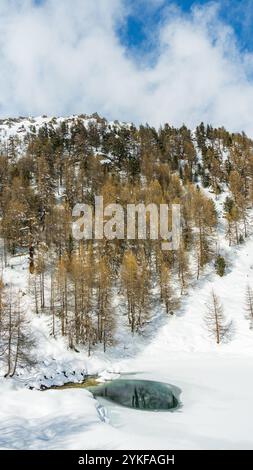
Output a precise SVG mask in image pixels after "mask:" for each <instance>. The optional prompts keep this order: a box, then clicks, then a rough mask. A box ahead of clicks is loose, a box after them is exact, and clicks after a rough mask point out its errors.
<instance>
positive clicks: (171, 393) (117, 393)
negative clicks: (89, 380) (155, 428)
mask: <svg viewBox="0 0 253 470" xmlns="http://www.w3.org/2000/svg"><path fill="white" fill-rule="evenodd" d="M88 390H90V391H91V392H92V393H93V395H94V396H95V397H102V398H104V399H106V400H110V401H112V402H115V403H117V404H119V405H121V406H125V407H128V408H135V409H140V410H150V411H151V410H155V411H158V410H162V411H170V410H173V409H175V408H177V407H178V405H179V399H178V397H179V394H180V390H179V389H178V388H177V387H174V386H173V385H168V384H165V383H162V382H154V381H151V380H121V379H119V380H113V381H111V382H106V383H103V384H99V385H96V386H92V387H88Z"/></svg>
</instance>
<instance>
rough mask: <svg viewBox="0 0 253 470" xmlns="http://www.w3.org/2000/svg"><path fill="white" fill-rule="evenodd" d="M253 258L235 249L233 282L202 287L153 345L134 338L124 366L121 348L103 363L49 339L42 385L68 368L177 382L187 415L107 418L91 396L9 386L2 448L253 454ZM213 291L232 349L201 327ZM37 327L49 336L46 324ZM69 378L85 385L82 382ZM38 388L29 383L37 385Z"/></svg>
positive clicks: (248, 249) (4, 386)
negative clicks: (251, 313)
mask: <svg viewBox="0 0 253 470" xmlns="http://www.w3.org/2000/svg"><path fill="white" fill-rule="evenodd" d="M252 253H253V239H252V238H251V239H249V240H248V241H247V243H245V245H243V246H241V247H239V248H232V249H231V250H230V257H231V267H230V270H229V272H228V274H227V275H226V276H225V277H223V278H220V277H218V276H216V275H215V274H210V275H209V276H208V275H207V277H206V278H205V279H202V280H201V281H200V282H199V283H198V284H197V285H196V286H195V287H194V288H193V289H192V290H191V291H190V292H189V295H188V296H186V297H185V300H184V303H183V305H182V308H181V311H180V313H179V314H178V315H177V316H174V317H172V318H169V319H168V320H166V321H164V323H163V325H160V327H159V329H158V331H156V334H155V335H153V336H151V337H150V338H148V339H147V340H146V346H144V344H145V343H144V342H143V340H140V339H138V337H136V340H135V341H134V342H133V343H135V344H133V347H132V349H131V352H129V351H128V353H127V357H124V351H123V349H122V351H121V352H120V350H119V348H118V349H117V348H116V349H115V350H112V351H111V352H110V353H108V354H107V356H106V357H104V356H102V354H101V355H99V354H94V356H92V357H91V358H90V359H88V358H87V357H86V356H85V355H83V354H82V353H81V354H80V355H76V354H74V353H72V352H68V351H66V349H65V347H64V344H62V343H61V341H54V340H52V339H48V338H47V339H46V337H45V340H44V342H43V344H44V348H45V351H44V353H45V358H46V359H45V363H44V367H45V369H44V371H41V373H40V377H41V375H42V373H44V372H45V373H47V375H48V374H49V375H50V373H51V374H53V375H52V376H54V382H57V380H56V378H55V377H57V371H58V372H59V374H60V371H62V367H63V365H64V366H65V369H67V372H68V373H69V374H70V376H71V371H72V370H73V369H75V370H79V371H80V370H81V367H83V369H84V370H86V369H88V372H89V373H94V372H96V371H100V372H102V371H104V378H106V377H110V376H111V377H113V373H115V374H116V373H118V372H120V373H122V374H124V378H126V377H127V376H128V375H129V377H131V378H136V379H137V378H142V379H149V380H158V381H162V382H166V383H172V384H174V385H176V386H178V387H179V388H180V389H181V390H182V394H181V401H182V407H181V408H180V409H178V410H176V411H174V412H147V411H140V410H129V409H126V408H123V407H120V406H117V405H115V404H111V403H109V402H105V401H100V403H101V404H102V405H104V406H105V408H106V412H105V410H103V408H101V407H100V408H98V402H97V401H96V400H94V399H93V398H92V396H91V394H90V393H89V392H88V391H87V390H84V389H67V390H50V391H45V392H41V391H36V390H28V389H26V388H24V387H23V385H24V382H22V380H21V378H19V380H17V379H16V380H15V381H14V380H12V381H8V382H6V381H2V382H1V386H0V400H1V403H2V404H4V406H1V410H0V423H1V429H0V447H1V448H18V449H20V448H22V449H24V448H25V449H27V448H29V449H70V448H71V449H75V448H80V449H111V448H118V449H126V448H131V449H139V448H145V449H148V448H150V449H154V448H160V449H161V448H163V449H207V448H209V449H216V448H220V449H242V448H244V449H245V448H247V449H252V448H253V438H252V436H253V403H252V389H253V376H252V363H253V331H252V330H250V328H249V323H248V321H247V320H246V319H245V316H244V295H245V287H246V285H247V284H248V283H250V284H251V285H252V284H253V257H252ZM211 288H214V289H215V291H216V292H217V294H218V295H219V296H220V297H221V299H222V302H223V305H224V310H225V314H226V315H227V318H228V319H232V320H233V325H234V327H233V335H232V337H231V338H230V341H229V342H227V343H226V344H222V345H220V346H217V345H216V344H215V342H214V341H213V339H212V338H209V337H208V333H207V331H206V326H205V323H204V321H203V317H204V314H205V302H206V300H207V298H208V296H209V293H210V289H211ZM35 321H37V322H38V325H37V326H38V329H40V333H41V335H43V334H44V332H43V328H42V326H43V321H44V320H43V319H42V318H40V317H38V318H37V319H35ZM45 335H46V332H45ZM53 342H54V344H55V346H53V345H52V344H53ZM46 345H48V350H47V349H46ZM53 348H55V349H53ZM52 352H54V354H55V356H58V357H61V360H60V361H55V360H54V361H53V359H52V357H51V362H50V359H49V358H50V355H51V356H52ZM76 356H78V358H77V357H76ZM125 356H126V354H125ZM54 363H55V365H53V364H54ZM125 374H126V375H125ZM70 376H69V378H70ZM102 376H103V374H102ZM71 377H72V379H73V380H78V379H80V378H81V377H80V376H78V373H77V374H75V375H72V376H71ZM24 379H25V380H26V381H27V377H24ZM36 380H38V377H37V378H36V377H35V378H34V377H33V378H31V383H32V381H33V382H36ZM61 380H62V378H61V376H60V375H59V383H60V382H61Z"/></svg>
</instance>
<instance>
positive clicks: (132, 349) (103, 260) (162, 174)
mask: <svg viewBox="0 0 253 470" xmlns="http://www.w3.org/2000/svg"><path fill="white" fill-rule="evenodd" d="M0 149H1V155H0V210H1V241H2V244H1V278H2V280H1V286H0V294H1V295H0V307H1V308H0V313H1V316H0V319H1V328H0V347H1V356H0V370H1V379H0V381H1V382H0V389H1V392H0V395H1V399H2V400H4V402H5V403H6V404H7V405H6V407H5V409H4V410H1V415H0V416H1V423H2V426H5V424H6V423H8V435H6V434H5V433H1V438H0V447H1V448H6V447H11V448H78V447H79V448H82V447H83V445H84V443H85V446H86V448H100V449H105V448H107V447H108V446H113V447H115V448H124V446H126V445H127V446H128V447H129V448H154V447H156V448H159V446H160V448H162V447H163V448H175V449H176V448H182V447H184V448H215V447H216V446H219V448H224V447H226V448H227V447H228V448H245V447H247V448H251V446H252V442H251V439H250V437H249V436H250V434H251V433H252V428H251V424H250V420H249V419H248V416H249V415H252V412H253V409H252V405H251V396H250V389H251V387H252V379H251V376H250V370H251V361H252V356H253V331H252V320H253V309H252V305H253V293H252V287H253V257H252V249H253V230H252V221H253V211H252V203H253V142H252V141H251V139H249V138H247V136H246V135H245V134H231V133H229V132H227V131H226V130H225V129H224V128H220V129H214V128H212V127H211V126H204V125H203V124H201V125H200V126H198V127H197V129H196V130H194V131H192V130H190V129H187V128H186V127H185V126H182V127H181V128H179V129H176V128H173V127H171V126H169V125H165V126H164V127H163V128H160V129H159V130H156V129H154V128H150V127H149V126H148V125H146V126H140V127H139V128H137V127H135V126H134V125H132V124H125V123H118V122H107V121H106V120H105V119H101V118H100V117H99V116H97V115H93V116H91V117H89V116H85V115H84V116H73V117H70V118H46V117H40V118H34V119H32V118H29V119H28V118H19V119H8V120H3V121H1V123H0ZM99 195H102V196H103V197H104V201H105V203H107V204H109V203H110V204H113V203H118V204H119V203H120V204H121V206H122V207H123V208H125V207H126V206H127V204H130V203H131V204H133V203H134V204H137V203H145V204H149V203H156V204H161V203H168V204H171V203H174V204H175V203H177V204H180V206H181V217H182V218H181V224H182V226H181V243H180V246H179V249H178V250H174V251H168V252H167V251H163V250H162V249H161V244H160V241H161V239H159V240H151V239H150V238H147V239H144V240H142V239H138V240H126V239H119V240H108V239H103V240H89V241H86V240H84V241H81V242H80V241H78V240H75V239H74V238H73V234H72V230H71V228H72V221H73V220H72V219H73V218H72V209H73V207H74V205H75V204H76V203H86V204H90V205H91V206H92V207H93V208H94V201H95V197H96V196H99ZM212 291H213V293H214V294H215V298H217V302H218V304H219V305H220V307H221V309H220V314H219V318H218V322H219V331H218V334H217V325H216V326H215V315H214V308H215V302H213V299H214V298H213V297H212ZM251 302H252V304H251ZM208 306H209V309H208ZM208 315H209V316H208ZM207 317H208V318H207ZM9 345H11V346H9ZM17 351H18V352H17ZM87 374H91V375H93V374H98V375H99V377H100V379H101V380H107V379H110V378H113V377H119V376H125V375H126V376H127V377H130V378H131V376H132V375H134V376H135V377H137V378H139V377H140V378H145V379H150V380H151V379H152V380H159V381H162V382H167V383H172V384H174V385H176V386H178V387H179V388H180V389H181V390H182V393H181V400H182V407H181V408H180V409H179V410H178V411H175V412H174V413H169V414H166V415H161V414H160V413H158V414H157V413H150V417H149V420H150V422H151V423H152V426H149V429H146V427H145V422H146V415H145V412H142V411H138V412H136V411H135V410H127V409H124V408H120V407H118V406H117V405H112V404H108V402H104V401H103V400H100V405H98V402H97V401H96V400H94V399H93V398H92V396H91V394H90V393H89V392H87V391H86V390H61V391H57V390H50V391H46V392H43V393H42V392H41V391H40V389H43V388H45V387H50V386H52V385H62V384H63V383H68V382H81V381H82V380H83V379H84V377H85V376H86V375H87ZM4 376H5V377H4ZM35 389H36V390H35ZM227 397H229V399H227ZM30 403H31V405H30ZM239 403H240V406H239V405H238V404H239ZM28 404H29V405H28ZM80 410H82V411H81V412H80ZM238 422H239V423H241V425H240V426H238ZM55 423H56V424H55ZM70 423H71V424H70ZM234 423H237V424H236V426H235V424H234ZM182 430H184V432H183V431H182ZM154 435H155V436H156V437H154Z"/></svg>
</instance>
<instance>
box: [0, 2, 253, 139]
mask: <svg viewBox="0 0 253 470" xmlns="http://www.w3.org/2000/svg"><path fill="white" fill-rule="evenodd" d="M0 70H1V74H0V117H6V116H18V115H42V114H47V115H58V116H59V115H60V116H61V115H64V116H66V115H71V114H81V113H86V114H92V113H94V112H98V113H99V114H100V115H101V116H105V117H107V118H108V119H118V120H124V121H132V122H134V123H136V124H138V123H141V122H144V123H145V122H149V124H151V125H155V126H156V127H158V126H159V125H160V124H163V123H164V122H169V123H170V124H172V125H175V126H179V125H181V124H182V123H185V124H186V125H188V126H189V127H195V126H196V125H197V124H199V123H200V122H201V121H204V122H206V123H211V124H213V125H216V126H222V125H224V126H225V127H227V128H228V129H229V130H233V131H242V130H244V131H246V132H247V133H248V134H250V135H252V136H253V120H252V109H253V0H241V1H235V0H217V1H204V0H199V1H198V2H194V1H192V0H182V1H179V0H175V1H173V2H172V1H170V0H96V1H95V0H11V1H10V0H1V1H0Z"/></svg>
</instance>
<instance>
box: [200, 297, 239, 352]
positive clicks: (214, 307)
mask: <svg viewBox="0 0 253 470" xmlns="http://www.w3.org/2000/svg"><path fill="white" fill-rule="evenodd" d="M205 322H206V325H207V328H208V331H209V333H210V335H211V336H212V337H214V338H215V340H216V343H217V344H220V343H221V342H222V341H224V340H225V339H226V338H227V337H228V334H229V333H230V331H231V328H232V322H229V323H228V322H227V321H226V318H225V315H224V310H223V306H222V304H221V302H220V299H219V297H218V296H217V295H216V293H215V292H214V290H212V292H211V296H210V300H209V302H208V304H207V313H206V315H205Z"/></svg>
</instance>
